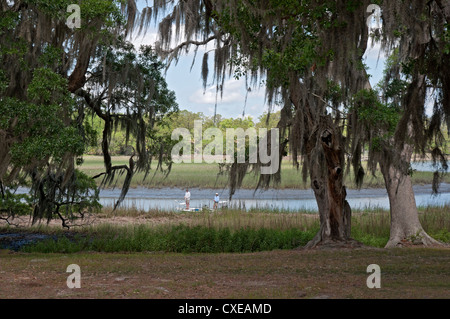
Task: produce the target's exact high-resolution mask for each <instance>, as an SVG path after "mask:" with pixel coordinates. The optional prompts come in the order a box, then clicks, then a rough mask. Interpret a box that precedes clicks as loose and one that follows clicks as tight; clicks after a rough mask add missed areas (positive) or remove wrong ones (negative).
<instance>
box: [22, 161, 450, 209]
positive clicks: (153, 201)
mask: <svg viewBox="0 0 450 319" xmlns="http://www.w3.org/2000/svg"><path fill="white" fill-rule="evenodd" d="M413 169H416V170H418V171H434V170H435V169H436V168H435V167H433V165H432V164H431V162H425V163H414V164H413ZM120 191H121V190H120V189H104V190H101V191H100V203H101V204H102V205H103V206H111V207H112V206H114V203H115V202H116V201H117V199H118V198H119V195H120ZM189 191H190V192H191V202H190V207H191V208H199V209H200V208H202V207H204V206H207V207H210V208H212V206H213V198H214V195H215V193H216V192H218V193H219V195H220V200H221V201H223V200H225V201H226V200H228V198H229V191H228V189H227V188H225V189H221V190H217V189H189ZM18 192H27V189H23V188H22V189H19V190H18ZM184 192H185V189H184V188H183V189H182V188H160V189H155V188H152V189H148V188H143V187H139V188H131V189H130V190H129V191H128V194H127V196H126V198H125V200H124V202H123V203H122V204H121V207H123V208H136V209H139V210H144V211H149V210H162V211H173V210H177V209H180V208H184V206H183V205H180V204H182V203H183V198H184ZM414 193H415V198H416V204H417V206H422V207H426V206H444V205H450V184H445V183H443V184H441V185H440V187H439V194H438V195H432V192H431V185H415V186H414ZM347 200H348V202H349V204H350V206H351V207H352V209H364V208H383V209H389V199H388V196H387V192H386V190H385V189H378V188H369V189H361V190H353V189H348V190H347ZM228 207H233V208H240V209H244V210H250V209H258V208H260V209H272V210H282V211H292V212H297V211H305V210H307V211H311V212H317V203H316V200H315V197H314V193H313V191H312V190H311V189H308V190H299V189H269V190H258V191H255V190H248V189H240V190H237V191H236V193H235V194H234V195H233V199H232V200H231V201H230V202H229V203H228Z"/></svg>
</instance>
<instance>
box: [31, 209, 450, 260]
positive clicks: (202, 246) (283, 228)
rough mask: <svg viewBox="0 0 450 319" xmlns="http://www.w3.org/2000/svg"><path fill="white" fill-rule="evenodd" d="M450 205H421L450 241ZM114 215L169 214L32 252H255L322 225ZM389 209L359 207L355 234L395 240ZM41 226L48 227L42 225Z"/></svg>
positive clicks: (274, 219)
mask: <svg viewBox="0 0 450 319" xmlns="http://www.w3.org/2000/svg"><path fill="white" fill-rule="evenodd" d="M449 211H450V206H442V207H428V208H420V212H419V218H420V220H421V222H422V225H423V227H424V229H425V230H426V231H427V232H428V233H429V234H430V235H431V236H432V237H434V238H435V239H438V240H440V241H442V242H446V243H450V218H449V214H448V212H449ZM103 214H104V216H103V217H101V218H110V217H111V216H113V215H114V216H116V217H117V216H125V217H130V216H131V217H139V218H146V219H149V220H151V219H155V218H164V219H165V222H164V223H162V224H128V225H120V226H118V225H112V224H107V223H105V224H99V225H94V226H89V227H85V228H80V229H77V230H76V231H73V232H70V236H67V235H64V234H67V233H63V232H61V231H60V232H57V234H58V235H59V239H58V240H56V241H55V240H46V241H42V242H39V243H36V244H34V245H30V246H24V248H23V251H26V252H45V253H48V252H53V253H56V252H59V253H73V252H79V251H100V252H123V251H125V252H140V251H165V252H181V253H192V252H201V253H221V252H254V251H262V250H273V249H293V248H296V247H300V246H303V245H305V244H306V243H307V242H308V241H309V240H311V239H312V238H313V237H314V235H315V234H316V232H317V231H318V230H319V219H318V215H317V214H312V213H306V214H305V213H301V212H297V213H292V212H279V211H277V212H271V211H268V210H267V211H258V212H256V211H254V212H245V211H244V212H243V211H240V210H231V209H229V210H224V211H222V212H215V213H210V212H196V213H184V212H183V213H179V212H177V213H175V212H161V211H154V212H152V211H151V212H141V211H131V212H130V211H128V210H119V211H115V212H114V213H112V212H110V211H106V212H104V213H103ZM389 227H390V217H389V211H386V210H383V209H378V208H372V209H366V210H355V211H354V212H353V215H352V237H353V238H354V239H356V240H358V241H360V242H362V243H363V244H365V245H367V246H373V247H380V248H381V247H384V246H385V245H386V243H387V241H388V239H389ZM40 231H41V232H42V231H45V229H44V228H41V229H40ZM49 231H50V230H49Z"/></svg>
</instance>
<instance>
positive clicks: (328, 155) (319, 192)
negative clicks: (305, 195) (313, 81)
mask: <svg viewBox="0 0 450 319" xmlns="http://www.w3.org/2000/svg"><path fill="white" fill-rule="evenodd" d="M341 145H342V144H341V134H340V132H339V131H338V130H337V129H335V128H334V125H333V122H332V120H331V118H330V117H329V116H327V117H322V118H321V120H320V126H319V130H318V135H317V144H316V147H315V148H314V150H313V151H312V152H311V154H310V155H309V161H310V168H311V171H310V176H311V186H312V189H313V191H314V195H315V197H316V201H317V206H318V209H319V216H320V230H319V232H318V233H317V234H316V236H315V237H314V238H313V239H312V240H311V241H310V242H309V243H308V244H307V245H306V247H305V248H313V247H316V246H330V247H349V246H350V247H354V246H359V245H361V244H360V243H358V242H356V241H355V240H353V239H351V208H350V205H349V204H348V202H347V201H346V199H345V198H346V196H347V192H346V189H345V186H344V185H343V176H342V175H343V167H344V156H343V152H342V147H341Z"/></svg>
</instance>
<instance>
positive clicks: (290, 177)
mask: <svg viewBox="0 0 450 319" xmlns="http://www.w3.org/2000/svg"><path fill="white" fill-rule="evenodd" d="M112 161H113V164H114V165H121V164H127V163H128V157H124V156H116V157H113V159H112ZM81 169H82V171H84V172H85V173H87V174H88V175H89V176H95V175H96V174H98V173H100V172H103V171H104V166H103V158H102V157H101V156H86V157H85V160H84V163H83V165H82V166H81ZM218 173H219V167H218V164H207V163H202V164H184V163H182V164H174V165H173V167H172V171H171V173H170V174H169V176H167V177H165V176H164V175H163V174H162V173H161V172H159V171H157V172H156V173H155V171H154V170H153V171H151V172H150V174H149V176H147V178H146V179H144V174H143V173H137V174H136V175H135V176H134V178H133V181H132V183H131V187H138V186H143V187H152V188H153V187H155V188H159V187H180V188H185V187H191V188H224V187H227V185H228V184H227V183H228V177H227V175H226V174H223V175H218ZM124 178H125V176H124V175H123V176H120V177H118V185H121V184H122V183H123V180H124ZM412 179H413V183H414V184H431V182H432V180H433V173H432V172H418V171H416V172H414V174H413V176H412ZM353 180H354V176H353V173H350V174H349V175H348V176H346V185H347V187H348V188H354V187H355V185H354V183H353ZM100 181H101V180H100V179H99V180H98V183H100ZM442 182H446V183H450V175H447V176H445V177H444V179H443V181H442ZM257 183H258V177H257V176H255V175H254V174H253V173H250V174H247V176H246V177H245V178H244V180H243V183H242V188H247V189H253V188H255V186H256V185H257ZM277 188H280V189H283V188H296V189H309V188H310V182H309V179H308V181H307V182H306V183H303V181H302V175H301V170H297V169H296V168H295V167H293V166H292V162H290V161H287V160H286V161H283V163H282V167H281V183H280V185H278V186H277ZM363 188H384V181H383V177H382V176H381V174H380V173H377V174H376V175H375V176H371V175H370V176H369V175H368V176H366V178H365V181H364V183H363Z"/></svg>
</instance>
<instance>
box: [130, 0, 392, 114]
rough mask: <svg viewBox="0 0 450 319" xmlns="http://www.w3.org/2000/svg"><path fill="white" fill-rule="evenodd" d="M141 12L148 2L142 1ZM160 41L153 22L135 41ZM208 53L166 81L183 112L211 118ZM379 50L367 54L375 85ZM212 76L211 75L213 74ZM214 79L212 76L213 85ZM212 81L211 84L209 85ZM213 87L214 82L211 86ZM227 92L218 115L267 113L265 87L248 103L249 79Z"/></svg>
mask: <svg viewBox="0 0 450 319" xmlns="http://www.w3.org/2000/svg"><path fill="white" fill-rule="evenodd" d="M138 3H139V4H138V8H139V10H141V9H142V5H143V4H144V5H145V1H143V0H140V1H138ZM156 40H157V32H156V27H155V25H154V23H153V22H152V23H151V28H150V29H149V30H148V31H147V33H146V35H145V36H140V37H138V38H134V39H133V43H134V44H135V45H136V46H139V45H141V44H146V45H149V44H150V45H152V44H154V43H155V41H156ZM204 52H205V51H204V50H201V49H199V50H198V53H197V57H196V60H195V64H194V66H193V67H192V70H191V65H192V61H193V57H194V53H193V52H190V53H188V54H187V55H184V56H182V57H180V59H179V61H178V63H177V64H176V65H175V63H173V64H172V65H171V66H170V67H169V69H168V70H167V74H166V80H167V83H168V85H169V88H170V89H171V90H173V91H175V94H176V97H177V102H178V104H179V107H180V109H182V110H183V109H185V110H189V111H191V112H203V113H204V114H205V115H207V116H212V115H214V108H215V103H216V86H215V85H209V86H207V89H206V91H205V90H203V85H202V83H203V82H202V79H201V62H202V57H203V53H204ZM378 53H379V47H378V46H375V47H373V48H371V47H370V46H369V48H368V50H367V51H366V55H365V59H366V60H365V63H366V65H367V66H368V67H369V70H368V72H369V74H371V75H372V77H371V79H370V82H371V84H372V86H375V85H376V83H377V82H378V81H379V80H380V79H381V77H382V73H383V67H384V57H383V56H382V55H381V56H380V59H379V61H378ZM212 60H213V59H212V55H211V56H210V59H209V61H210V63H211V64H210V67H209V69H210V70H212V69H213V66H212ZM210 73H211V72H210ZM211 80H212V77H211V76H210V77H209V82H211ZM209 82H208V83H209ZM211 84H212V83H211ZM224 87H225V89H224V92H223V98H222V99H220V96H219V98H218V100H217V113H219V114H221V115H223V116H224V117H227V118H230V117H231V118H238V117H241V116H242V114H243V111H244V107H245V115H246V116H248V115H249V116H251V117H253V118H254V119H257V118H258V117H259V116H260V115H262V114H263V113H264V112H267V110H268V105H267V104H266V103H265V99H264V87H261V88H253V87H252V91H251V92H250V93H249V94H248V96H247V101H246V85H245V80H244V79H240V80H235V79H233V78H231V79H228V80H226V81H225V85H224Z"/></svg>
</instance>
